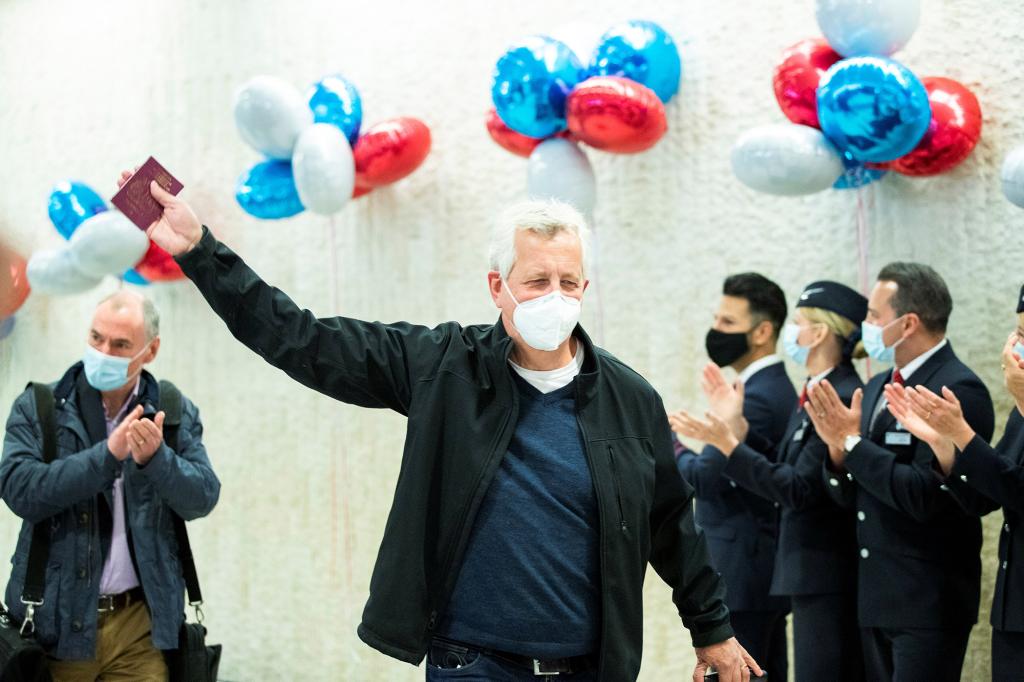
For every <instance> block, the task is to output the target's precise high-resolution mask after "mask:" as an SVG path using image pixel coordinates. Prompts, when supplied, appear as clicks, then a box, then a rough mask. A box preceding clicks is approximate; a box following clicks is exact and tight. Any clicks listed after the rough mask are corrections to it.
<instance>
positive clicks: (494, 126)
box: [487, 107, 544, 158]
mask: <svg viewBox="0 0 1024 682" xmlns="http://www.w3.org/2000/svg"><path fill="white" fill-rule="evenodd" d="M487 132H488V133H490V135H491V139H492V140H494V141H495V142H497V143H498V144H499V145H501V146H502V147H503V148H505V149H507V150H508V151H510V152H512V153H513V154H515V155H517V156H522V157H525V158H529V157H530V153H531V152H532V151H533V150H534V148H535V147H536V146H537V145H539V144H540V143H541V142H543V141H544V140H542V139H540V138H538V137H527V136H526V135H523V134H522V133H517V132H516V131H514V130H512V129H511V128H509V127H508V126H507V125H505V122H504V121H502V120H501V117H500V116H498V112H497V110H496V109H495V108H494V107H491V108H490V110H488V112H487Z"/></svg>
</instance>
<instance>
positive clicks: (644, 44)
mask: <svg viewBox="0 0 1024 682" xmlns="http://www.w3.org/2000/svg"><path fill="white" fill-rule="evenodd" d="M681 72H682V64H681V63H680V61H679V50H678V49H677V48H676V43H675V41H674V40H672V36H670V35H669V34H668V33H666V32H665V29H663V28H662V27H661V26H658V25H657V24H656V23H654V22H653V21H640V20H633V21H627V22H625V23H623V24H619V25H617V26H613V27H612V28H610V29H609V30H608V31H607V32H605V34H604V35H603V36H601V42H600V44H599V45H598V46H597V50H596V51H595V52H594V56H593V58H592V59H591V60H590V71H589V73H590V75H591V76H625V77H626V78H629V79H630V80H633V81H636V82H637V83H640V84H641V85H646V86H647V87H649V88H650V89H651V90H653V91H654V93H655V94H656V95H657V96H658V99H660V100H661V101H662V102H668V101H669V100H670V99H672V96H673V95H675V94H676V93H677V92H679V76H680V73H681Z"/></svg>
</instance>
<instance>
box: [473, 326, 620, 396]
mask: <svg viewBox="0 0 1024 682" xmlns="http://www.w3.org/2000/svg"><path fill="white" fill-rule="evenodd" d="M492 334H493V339H494V341H493V344H492V345H493V347H494V351H495V352H494V353H493V354H492V357H494V358H495V359H496V360H497V361H498V362H499V363H500V364H501V367H500V368H499V367H495V369H496V370H498V369H500V370H501V371H504V372H505V373H506V374H509V375H510V373H511V372H512V368H511V367H510V366H509V363H508V361H509V357H510V356H511V355H512V348H513V347H514V343H513V341H512V337H510V336H509V335H508V330H506V329H505V323H504V321H503V320H502V319H501V316H500V315H499V317H498V321H497V322H496V323H495V324H494V327H493V331H492ZM572 335H573V336H575V337H576V340H577V341H578V342H580V343H582V344H583V366H582V367H581V368H580V373H579V374H578V375H577V376H576V381H577V385H578V387H579V391H578V394H577V395H578V398H579V400H580V403H581V406H582V405H583V404H586V403H588V402H590V400H591V399H592V398H593V397H594V394H595V393H596V392H597V380H598V377H599V374H600V369H601V361H600V359H599V358H598V355H597V346H595V345H594V342H593V341H591V340H590V336H588V335H587V332H586V331H584V329H583V325H580V324H577V325H576V328H575V329H573V331H572Z"/></svg>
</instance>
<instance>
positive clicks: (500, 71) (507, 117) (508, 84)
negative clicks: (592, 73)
mask: <svg viewBox="0 0 1024 682" xmlns="http://www.w3.org/2000/svg"><path fill="white" fill-rule="evenodd" d="M584 78H586V70H585V69H584V68H583V65H582V64H581V63H580V60H579V59H578V58H577V57H576V55H575V54H573V52H572V50H570V49H569V47H568V46H567V45H566V44H565V43H563V42H561V41H558V40H555V39H554V38H548V37H547V36H530V37H529V38H526V39H525V40H523V41H522V42H519V43H516V44H515V45H513V46H512V47H510V48H509V49H508V51H507V52H505V54H504V55H502V57H501V59H499V60H498V63H497V64H496V65H495V67H494V80H493V83H492V85H491V99H492V100H493V101H494V108H495V110H496V111H497V112H498V116H499V117H500V118H501V120H502V121H504V122H505V125H507V126H508V127H509V128H511V129H512V130H514V131H516V132H517V133H520V134H522V135H526V136H528V137H533V138H539V139H540V138H545V137H550V136H552V135H554V134H555V133H557V132H559V131H561V130H565V98H566V97H568V96H569V93H570V92H571V91H572V89H573V88H574V87H576V84H577V83H579V82H580V81H582V80H583V79H584Z"/></svg>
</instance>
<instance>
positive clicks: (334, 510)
mask: <svg viewBox="0 0 1024 682" xmlns="http://www.w3.org/2000/svg"><path fill="white" fill-rule="evenodd" d="M335 232H336V226H335V222H334V216H333V215H332V216H331V217H330V218H329V219H328V221H327V240H328V248H329V249H330V251H331V277H330V280H331V314H332V315H337V314H338V308H339V307H340V303H339V301H338V281H339V276H338V270H339V267H338V245H337V242H336V234H335ZM339 422H340V420H334V428H333V429H332V437H333V441H334V442H333V443H332V444H331V445H332V450H333V451H334V456H333V457H332V458H331V470H330V479H331V574H332V575H337V554H338V506H339V499H338V498H339V497H340V498H341V500H340V504H341V518H342V530H343V535H342V539H343V544H344V548H343V553H344V559H345V586H346V587H347V588H350V589H351V587H352V519H351V514H350V509H349V497H350V496H349V494H348V483H349V476H348V450H347V449H346V448H344V447H342V445H341V441H342V439H341V433H340V427H339ZM339 466H340V469H341V471H340V472H339V471H338V468H339ZM339 476H340V478H341V486H342V488H343V490H342V491H341V492H342V494H341V495H339V491H338V483H339V481H338V479H339Z"/></svg>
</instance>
